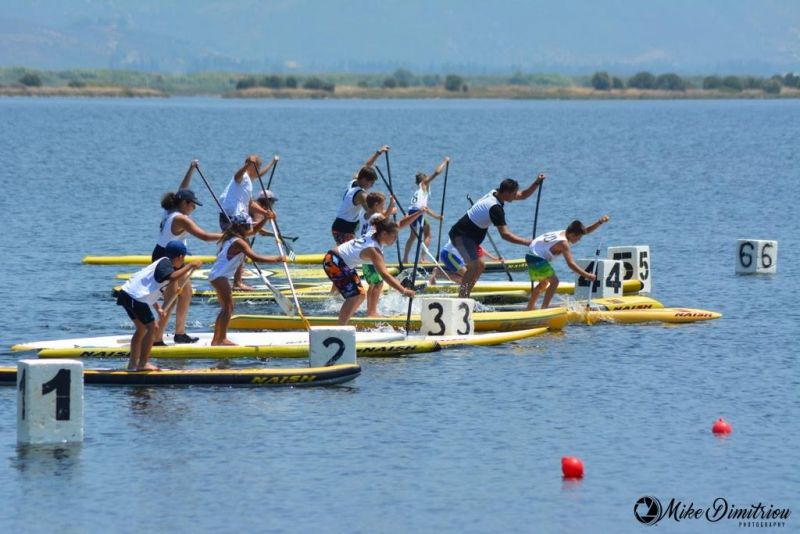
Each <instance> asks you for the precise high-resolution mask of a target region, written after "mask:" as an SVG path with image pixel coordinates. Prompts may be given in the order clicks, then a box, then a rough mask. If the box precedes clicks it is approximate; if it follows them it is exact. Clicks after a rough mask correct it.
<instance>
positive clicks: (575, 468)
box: [561, 456, 583, 478]
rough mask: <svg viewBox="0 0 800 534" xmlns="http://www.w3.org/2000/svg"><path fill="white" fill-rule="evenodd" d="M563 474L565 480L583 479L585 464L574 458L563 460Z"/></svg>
mask: <svg viewBox="0 0 800 534" xmlns="http://www.w3.org/2000/svg"><path fill="white" fill-rule="evenodd" d="M561 472H562V473H563V474H564V478H583V462H581V459H580V458H576V457H574V456H564V457H563V458H561Z"/></svg>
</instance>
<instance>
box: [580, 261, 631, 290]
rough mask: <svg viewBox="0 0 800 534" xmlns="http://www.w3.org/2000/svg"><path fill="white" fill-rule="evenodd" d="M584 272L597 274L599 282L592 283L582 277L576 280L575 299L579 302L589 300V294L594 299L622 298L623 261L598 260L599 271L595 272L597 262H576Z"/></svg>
mask: <svg viewBox="0 0 800 534" xmlns="http://www.w3.org/2000/svg"><path fill="white" fill-rule="evenodd" d="M575 263H577V264H578V265H579V266H580V267H581V268H582V269H583V270H585V271H588V272H590V273H596V274H597V280H595V281H594V282H590V281H589V280H587V279H586V278H584V277H582V276H578V278H577V280H575V298H576V299H577V300H587V299H588V298H589V292H590V291H591V293H592V298H609V297H621V296H622V276H623V272H624V271H623V267H622V262H621V261H615V260H597V264H598V265H597V270H595V260H594V258H591V259H582V260H575Z"/></svg>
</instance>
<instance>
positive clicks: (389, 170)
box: [375, 152, 403, 271]
mask: <svg viewBox="0 0 800 534" xmlns="http://www.w3.org/2000/svg"><path fill="white" fill-rule="evenodd" d="M383 155H384V156H385V157H386V174H388V175H389V182H388V183H387V182H386V180H384V181H383V182H384V183H385V184H386V187H387V188H388V189H389V193H391V195H392V196H393V197H394V193H393V192H392V191H394V189H393V188H392V167H391V165H389V152H384V153H383ZM375 168H376V169H378V166H377V165H376V166H375ZM378 170H379V171H380V169H378ZM381 178H383V174H381ZM394 201H395V203H396V204H397V206H398V207H399V206H400V202H398V200H397V197H394ZM402 209H403V208H400V210H401V212H402ZM392 220H393V221H394V222H397V215H395V214H394V213H393V214H392ZM394 244H395V248H396V249H397V265H398V266H400V270H401V271H402V270H403V256H402V254H401V253H400V241H399V240H397V241H395V242H394Z"/></svg>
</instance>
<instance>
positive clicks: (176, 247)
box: [164, 240, 186, 259]
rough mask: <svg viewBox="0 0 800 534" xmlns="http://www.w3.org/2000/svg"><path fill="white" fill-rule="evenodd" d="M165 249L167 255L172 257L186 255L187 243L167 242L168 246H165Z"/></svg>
mask: <svg viewBox="0 0 800 534" xmlns="http://www.w3.org/2000/svg"><path fill="white" fill-rule="evenodd" d="M164 250H165V251H166V254H167V257H168V258H170V259H172V258H177V257H178V256H186V245H184V244H183V243H181V242H180V241H175V240H173V241H170V242H169V243H167V246H166V247H164Z"/></svg>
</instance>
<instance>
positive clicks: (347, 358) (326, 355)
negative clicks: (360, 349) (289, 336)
mask: <svg viewBox="0 0 800 534" xmlns="http://www.w3.org/2000/svg"><path fill="white" fill-rule="evenodd" d="M343 363H356V328H355V327H354V326H312V327H311V330H310V331H309V332H308V365H309V367H330V366H331V365H339V364H343Z"/></svg>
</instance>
